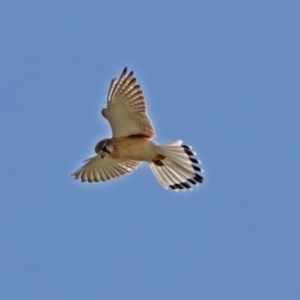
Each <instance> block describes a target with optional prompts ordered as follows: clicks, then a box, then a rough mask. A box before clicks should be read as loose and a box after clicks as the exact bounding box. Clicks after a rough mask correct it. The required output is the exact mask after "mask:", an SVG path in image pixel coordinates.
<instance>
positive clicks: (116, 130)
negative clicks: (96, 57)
mask: <svg viewBox="0 0 300 300" xmlns="http://www.w3.org/2000/svg"><path fill="white" fill-rule="evenodd" d="M126 72H127V68H125V69H124V71H123V72H122V74H121V76H120V78H119V79H118V80H117V79H113V80H112V82H111V85H110V88H109V92H108V97H107V108H106V109H103V110H102V114H103V116H104V117H105V118H106V119H107V120H108V121H109V123H110V126H111V128H112V132H113V136H114V137H126V136H130V135H142V136H145V137H147V138H149V139H152V138H153V137H154V136H155V133H154V129H153V126H152V123H151V120H150V119H149V117H148V116H147V109H146V103H145V99H144V96H143V92H142V90H141V88H140V86H139V85H138V84H137V81H136V79H135V77H134V75H133V72H130V73H129V74H128V75H127V74H126Z"/></svg>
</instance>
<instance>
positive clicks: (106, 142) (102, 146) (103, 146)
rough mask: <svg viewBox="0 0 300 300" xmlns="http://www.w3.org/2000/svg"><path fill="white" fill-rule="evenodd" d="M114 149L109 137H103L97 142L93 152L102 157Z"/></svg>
mask: <svg viewBox="0 0 300 300" xmlns="http://www.w3.org/2000/svg"><path fill="white" fill-rule="evenodd" d="M113 151H114V147H113V144H112V142H111V139H103V140H101V141H100V142H98V143H97V145H96V147H95V152H96V153H97V154H98V155H100V156H101V158H104V157H105V156H107V155H109V154H111V153H112V152H113Z"/></svg>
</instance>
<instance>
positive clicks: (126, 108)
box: [71, 67, 203, 191]
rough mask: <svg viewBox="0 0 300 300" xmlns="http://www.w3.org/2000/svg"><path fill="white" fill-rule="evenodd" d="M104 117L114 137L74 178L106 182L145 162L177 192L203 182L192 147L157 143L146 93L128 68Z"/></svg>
mask: <svg viewBox="0 0 300 300" xmlns="http://www.w3.org/2000/svg"><path fill="white" fill-rule="evenodd" d="M102 115H103V117H104V118H105V119H107V120H108V122H109V123H110V126H111V129H112V137H111V138H105V139H102V140H101V141H99V142H98V143H97V144H96V146H95V153H96V155H95V156H92V157H91V158H89V159H87V160H85V161H84V162H83V163H84V165H83V166H82V167H81V168H80V169H78V170H77V171H76V172H75V173H73V174H71V175H72V176H74V177H75V179H81V181H82V182H99V181H106V180H110V179H113V178H116V177H120V176H123V175H126V174H130V173H132V171H134V170H135V169H137V168H138V167H139V166H140V165H141V163H142V162H147V163H149V164H150V168H151V170H152V172H153V174H154V175H155V177H156V179H157V180H158V182H159V183H160V184H161V185H162V186H163V187H164V188H165V189H168V188H171V189H172V190H174V191H186V190H192V186H197V185H199V184H201V183H202V182H203V177H202V176H201V175H200V174H199V173H201V172H203V169H201V168H200V167H199V164H200V163H201V162H200V160H198V159H196V158H195V155H196V153H195V152H193V151H192V147H191V146H187V145H185V144H183V142H182V140H176V141H173V142H170V143H167V144H158V143H155V142H153V141H152V140H153V138H154V137H155V131H154V127H153V125H152V122H151V120H150V118H149V117H148V115H147V108H146V102H145V98H144V94H143V91H142V89H141V87H140V85H139V84H138V83H137V79H136V78H135V76H134V73H133V71H131V72H130V73H128V74H127V67H126V68H124V70H123V72H122V73H121V75H120V77H119V78H118V79H116V78H114V79H113V80H112V81H111V84H110V87H109V91H108V96H107V108H103V109H102Z"/></svg>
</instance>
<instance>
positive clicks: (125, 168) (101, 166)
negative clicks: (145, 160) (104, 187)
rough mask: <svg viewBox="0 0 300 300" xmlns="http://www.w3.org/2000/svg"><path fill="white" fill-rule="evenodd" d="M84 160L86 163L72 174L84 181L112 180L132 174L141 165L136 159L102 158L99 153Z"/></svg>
mask: <svg viewBox="0 0 300 300" xmlns="http://www.w3.org/2000/svg"><path fill="white" fill-rule="evenodd" d="M84 162H86V164H85V165H83V166H82V167H81V168H80V169H79V170H77V171H76V172H75V173H73V174H72V176H75V179H79V178H80V179H81V181H82V182H84V181H88V182H94V181H96V182H98V181H106V180H110V179H113V178H116V177H120V176H122V175H126V174H130V173H132V171H133V170H135V169H136V168H138V167H139V165H140V162H139V161H136V160H129V159H126V160H125V159H111V158H108V157H104V158H101V157H100V156H99V155H95V156H93V157H91V158H89V159H87V160H85V161H84Z"/></svg>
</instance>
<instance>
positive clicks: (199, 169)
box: [192, 165, 201, 172]
mask: <svg viewBox="0 0 300 300" xmlns="http://www.w3.org/2000/svg"><path fill="white" fill-rule="evenodd" d="M192 167H193V169H194V170H195V171H197V172H201V168H199V167H197V166H194V165H192Z"/></svg>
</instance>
